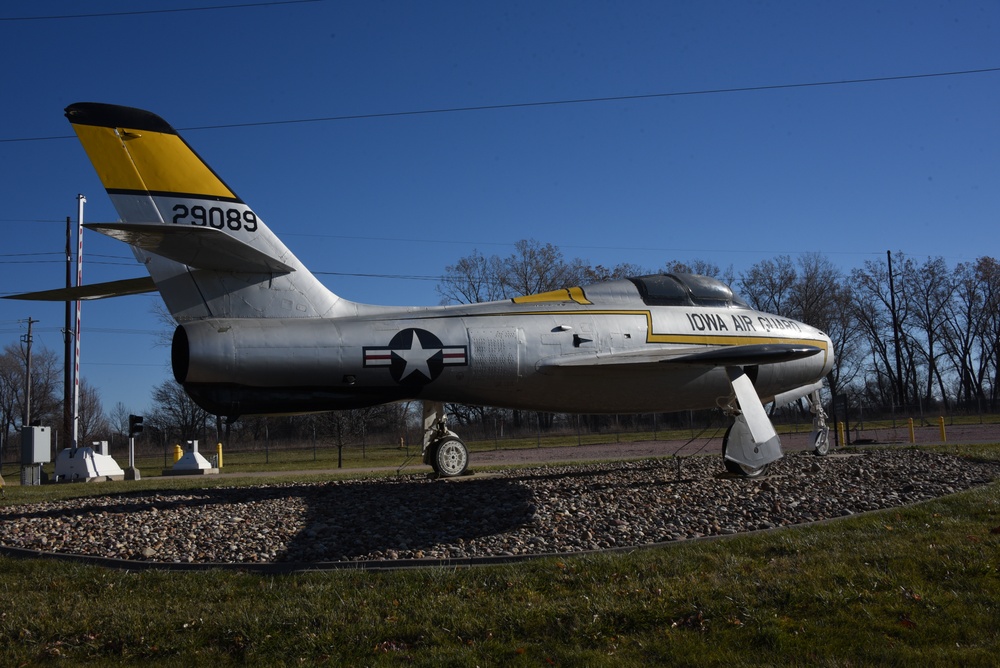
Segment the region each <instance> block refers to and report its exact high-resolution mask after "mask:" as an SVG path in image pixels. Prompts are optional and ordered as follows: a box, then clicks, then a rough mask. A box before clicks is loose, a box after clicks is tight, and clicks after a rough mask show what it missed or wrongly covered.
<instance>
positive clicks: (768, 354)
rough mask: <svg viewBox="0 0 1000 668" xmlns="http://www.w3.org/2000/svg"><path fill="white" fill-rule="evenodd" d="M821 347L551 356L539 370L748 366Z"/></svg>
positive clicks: (756, 346) (806, 354)
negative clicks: (656, 365) (672, 365)
mask: <svg viewBox="0 0 1000 668" xmlns="http://www.w3.org/2000/svg"><path fill="white" fill-rule="evenodd" d="M822 352H823V349H822V348H818V347H816V346H810V345H806V344H799V343H794V344H793V343H755V344H747V345H742V346H712V347H710V348H705V347H704V346H698V347H685V348H654V349H651V350H630V351H626V352H617V353H593V354H590V355H587V354H582V355H573V356H566V357H553V358H551V359H548V360H543V361H542V362H541V363H540V365H539V370H542V369H546V370H548V369H562V368H574V367H594V366H616V365H624V364H664V363H666V364H689V365H702V366H713V367H715V366H750V365H754V364H776V363H778V362H788V361H790V360H796V359H801V358H803V357H811V356H813V355H818V354H819V353H822Z"/></svg>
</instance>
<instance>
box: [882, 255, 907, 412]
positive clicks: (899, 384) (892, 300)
mask: <svg viewBox="0 0 1000 668" xmlns="http://www.w3.org/2000/svg"><path fill="white" fill-rule="evenodd" d="M885 254H886V257H887V258H888V259H889V308H891V309H892V344H893V347H894V348H895V350H896V383H895V387H894V389H895V392H894V394H895V395H896V405H897V406H899V407H900V409H902V408H903V402H904V401H905V394H904V392H903V362H902V358H903V353H902V351H901V349H900V346H899V318H898V317H897V316H896V285H895V283H894V281H893V278H892V251H886V252H885Z"/></svg>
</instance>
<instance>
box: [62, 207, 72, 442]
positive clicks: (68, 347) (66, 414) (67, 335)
mask: <svg viewBox="0 0 1000 668" xmlns="http://www.w3.org/2000/svg"><path fill="white" fill-rule="evenodd" d="M71 287H73V223H72V222H71V220H70V217H69V216H66V288H67V289H68V288H71ZM73 308H74V304H73V302H71V301H67V302H66V322H65V325H64V326H63V344H64V353H63V428H62V433H63V443H64V445H63V447H66V446H68V445H69V439H70V438H71V434H72V433H73V407H72V401H73V344H74V337H73Z"/></svg>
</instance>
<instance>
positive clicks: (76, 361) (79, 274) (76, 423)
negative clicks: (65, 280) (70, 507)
mask: <svg viewBox="0 0 1000 668" xmlns="http://www.w3.org/2000/svg"><path fill="white" fill-rule="evenodd" d="M76 203H77V206H76V220H77V226H76V240H77V241H76V286H77V287H80V286H81V285H83V205H84V204H86V203H87V198H86V197H84V196H83V195H82V194H80V195H77V196H76ZM82 305H83V302H82V301H81V300H79V299H78V300H76V327H75V329H74V330H73V339H74V341H75V345H74V348H73V439H72V446H71V447H72V448H73V449H74V450H76V448H77V447H78V446H79V442H80V310H81V306H82Z"/></svg>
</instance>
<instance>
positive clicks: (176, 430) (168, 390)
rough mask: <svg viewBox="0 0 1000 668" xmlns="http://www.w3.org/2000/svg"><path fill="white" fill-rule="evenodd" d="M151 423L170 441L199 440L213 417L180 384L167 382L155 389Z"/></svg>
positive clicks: (171, 381)
mask: <svg viewBox="0 0 1000 668" xmlns="http://www.w3.org/2000/svg"><path fill="white" fill-rule="evenodd" d="M150 418H151V419H150V422H151V423H152V424H153V425H154V426H156V427H157V428H158V429H160V430H162V431H163V433H164V434H165V435H166V437H167V438H168V439H172V440H178V441H179V440H186V439H191V438H197V437H198V436H199V435H200V434H201V433H202V432H203V431H204V430H205V427H206V425H207V424H208V422H209V419H210V418H211V415H210V414H209V412H208V411H206V410H205V409H204V408H202V407H201V406H199V405H198V404H196V403H195V402H194V399H192V398H191V397H190V396H188V393H187V392H185V391H184V388H183V387H181V386H180V384H179V383H178V382H177V381H175V380H173V379H169V380H165V381H163V382H162V383H160V384H159V385H157V386H156V387H155V388H153V411H152V415H151V416H150Z"/></svg>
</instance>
